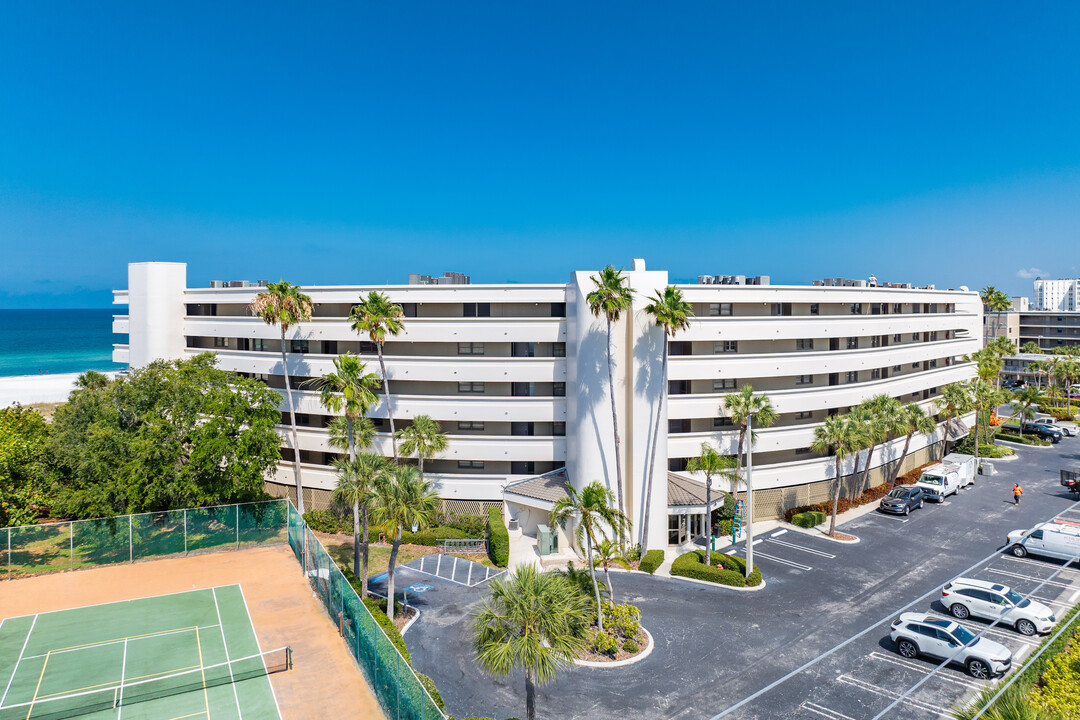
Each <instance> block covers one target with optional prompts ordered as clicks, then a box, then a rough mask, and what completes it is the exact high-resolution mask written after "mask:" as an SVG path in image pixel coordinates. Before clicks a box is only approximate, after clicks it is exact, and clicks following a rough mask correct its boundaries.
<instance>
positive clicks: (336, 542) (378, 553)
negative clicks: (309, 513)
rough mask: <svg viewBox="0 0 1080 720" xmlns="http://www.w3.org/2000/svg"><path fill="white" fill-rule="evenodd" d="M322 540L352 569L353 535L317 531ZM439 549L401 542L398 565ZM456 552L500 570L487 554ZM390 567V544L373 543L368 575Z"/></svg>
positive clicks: (341, 561) (436, 551)
mask: <svg viewBox="0 0 1080 720" xmlns="http://www.w3.org/2000/svg"><path fill="white" fill-rule="evenodd" d="M315 534H316V535H318V536H319V539H320V540H322V543H323V545H325V546H326V550H327V551H328V552H329V553H330V555H331V556H332V557H333V558H334V561H335V562H337V564H338V565H340V566H342V567H347V568H349V569H350V570H351V569H352V562H353V545H352V535H327V534H325V533H315ZM438 552H439V551H438V549H437V548H435V547H432V546H431V545H406V544H405V543H402V544H401V548H400V549H399V550H398V556H397V563H398V565H405V564H407V563H410V562H412V561H413V560H416V559H417V558H420V557H423V556H424V555H437V554H438ZM447 554H448V555H450V554H455V555H457V557H460V558H461V559H463V560H472V561H473V562H478V563H480V564H482V565H484V566H485V567H489V568H491V569H493V570H498V569H499V568H497V567H495V565H494V563H492V562H491V559H490V558H488V556H487V555H480V554H469V555H463V554H457V553H447ZM389 569H390V546H389V545H378V544H376V543H371V544H370V546H369V548H368V575H369V577H370V576H372V575H378V574H379V573H384V572H386V571H387V570H389Z"/></svg>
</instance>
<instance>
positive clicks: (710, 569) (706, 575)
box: [671, 550, 761, 587]
mask: <svg viewBox="0 0 1080 720" xmlns="http://www.w3.org/2000/svg"><path fill="white" fill-rule="evenodd" d="M711 555H712V558H711V560H712V563H711V564H709V565H706V564H705V563H704V558H705V553H704V551H702V550H695V551H694V552H689V553H684V554H682V555H680V556H679V557H677V558H675V562H673V563H672V564H671V574H672V575H679V576H681V577H688V578H693V579H694V580H707V581H708V582H714V583H718V584H720V585H730V586H732V587H747V586H749V587H753V586H755V585H760V584H761V568H759V567H754V570H753V572H751V573H750V577H748V578H747V577H744V575H745V574H746V561H745V560H743V559H742V558H739V557H735V556H734V555H725V554H724V553H718V552H714V553H711Z"/></svg>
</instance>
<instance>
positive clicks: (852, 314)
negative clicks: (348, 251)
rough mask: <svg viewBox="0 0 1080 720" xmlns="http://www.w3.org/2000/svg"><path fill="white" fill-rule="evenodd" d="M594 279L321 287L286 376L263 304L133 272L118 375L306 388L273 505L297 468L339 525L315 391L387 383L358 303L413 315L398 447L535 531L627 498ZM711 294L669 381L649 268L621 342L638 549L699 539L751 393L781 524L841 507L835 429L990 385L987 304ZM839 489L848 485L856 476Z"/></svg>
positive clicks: (118, 325)
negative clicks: (258, 307)
mask: <svg viewBox="0 0 1080 720" xmlns="http://www.w3.org/2000/svg"><path fill="white" fill-rule="evenodd" d="M594 274H595V271H576V272H573V273H572V274H571V275H570V278H569V279H568V281H564V282H558V283H521V284H517V283H514V284H510V283H507V284H466V283H467V279H466V283H461V282H456V283H445V284H444V283H435V282H430V283H424V284H409V285H385V286H369V285H363V286H361V285H350V286H306V287H304V292H305V293H307V294H308V295H310V296H311V298H312V301H313V303H314V313H313V317H312V319H311V320H310V321H308V322H303V323H300V324H299V325H296V326H294V327H292V328H290V330H289V332H288V335H287V337H286V340H285V342H286V343H287V346H286V348H285V349H286V353H287V358H288V359H287V363H286V366H285V367H283V366H282V360H281V355H280V352H281V347H280V343H281V341H280V336H279V330H278V329H277V328H275V327H270V326H267V325H266V324H265V323H263V322H262V321H261V320H260V319H258V318H256V317H252V316H251V313H250V312H249V311H248V304H249V303H250V302H251V300H252V299H253V298H254V297H255V295H256V294H257V293H258V292H260V290H261V288H260V287H258V286H247V287H244V286H241V287H232V286H228V287H225V286H220V287H217V286H216V287H212V288H192V287H188V286H187V275H186V266H185V265H184V264H181V263H133V264H131V265H129V267H128V288H127V289H126V290H118V291H116V292H115V296H114V302H115V303H116V304H117V305H126V306H128V311H127V314H124V315H117V316H116V317H115V319H114V323H113V328H114V332H116V333H126V334H127V335H128V338H129V339H128V343H126V344H118V345H117V346H116V347H115V350H114V353H113V357H114V359H115V360H116V361H118V362H125V363H129V364H130V365H132V366H135V367H139V366H143V365H146V364H147V363H149V362H151V361H153V360H154V359H157V358H168V359H174V358H184V357H191V356H192V355H195V354H198V353H202V352H207V351H212V352H215V353H217V357H218V364H219V367H222V368H224V369H226V370H229V371H231V372H235V373H237V374H243V375H247V376H251V377H257V378H259V379H261V380H262V381H264V382H265V383H266V384H267V385H269V386H270V387H273V388H279V389H280V388H283V387H284V375H285V373H286V372H287V373H288V374H289V375H290V376H291V379H292V387H293V388H300V389H299V390H297V391H295V392H294V410H295V411H296V413H297V422H298V423H299V425H300V430H299V446H298V447H296V448H294V447H292V446H291V442H290V441H289V439H288V433H286V432H285V425H284V423H285V422H287V415H286V414H285V411H287V410H288V406H287V404H286V399H285V397H284V394H283V397H282V401H281V410H282V411H283V418H282V420H283V424H282V426H281V427H280V429H281V434H282V450H281V453H282V463H281V464H280V466H279V468H278V471H277V473H276V475H275V476H274V477H272V478H270V480H269V482H268V489H269V490H271V491H272V492H274V493H276V494H278V495H287V494H292V493H294V484H295V479H294V476H293V467H292V460H293V458H294V457H295V454H294V453H297V452H298V453H299V457H300V460H301V463H302V470H303V472H302V479H303V484H304V492H305V498H306V499H307V501H308V504H309V506H312V507H321V506H322V505H320V503H324V502H325V501H326V498H327V497H328V496H329V492H330V490H331V489H332V488H333V487H334V485H335V483H336V481H337V478H336V477H335V474H334V472H333V469H332V468H331V463H332V461H333V460H334V458H335V457H337V456H338V455H339V453H340V451H339V450H337V449H335V448H334V447H332V446H331V445H330V443H329V437H328V433H327V430H326V426H327V425H328V424H329V422H330V421H331V420H332V413H330V412H329V411H327V410H326V409H325V408H324V407H323V406H322V405H321V404H320V403H319V396H318V393H317V392H316V391H314V390H313V389H311V388H310V387H309V386H305V385H304V384H303V383H304V382H305V381H307V380H308V379H310V378H314V377H318V376H320V375H322V374H324V373H326V372H328V371H330V370H331V369H332V360H333V358H334V356H335V355H338V354H340V353H345V352H350V353H355V354H357V355H360V356H361V357H362V358H364V359H365V360H367V361H369V363H370V365H369V368H370V369H371V370H372V371H374V372H378V363H377V362H376V361H375V357H376V356H375V347H374V346H373V345H372V344H371V343H369V342H368V341H367V338H366V337H362V336H360V335H358V334H357V333H355V332H354V331H353V330H352V329H351V328H350V326H349V322H348V320H347V317H348V315H349V312H350V310H351V308H352V306H353V305H354V304H355V303H357V302H358V301H359V300H360V298H361V296H362V295H365V294H367V293H368V292H370V291H372V290H375V291H379V292H383V293H385V294H386V295H387V296H388V297H389V298H390V300H392V301H393V302H395V303H398V304H400V305H401V307H402V309H403V311H404V315H405V318H404V330H403V332H402V333H401V334H400V335H398V336H396V337H391V338H389V339H388V340H387V342H386V346H385V350H384V353H385V356H386V365H387V373H388V376H389V385H390V400H389V401H390V402H391V403H392V404H393V410H394V417H395V420H396V423H397V427H398V428H399V429H400V428H401V427H403V426H406V425H408V424H409V423H410V422H411V419H412V418H414V417H416V416H417V415H421V414H425V415H429V416H431V417H433V418H434V419H435V420H437V421H438V422H439V423H440V424H441V426H442V428H443V431H444V432H445V433H446V434H447V435H448V437H449V447H448V449H447V450H446V452H444V453H443V454H442V455H440V456H439V457H437V458H435V459H433V460H428V461H427V462H426V463H425V471H426V473H427V475H428V476H429V477H430V479H432V480H433V481H434V482H435V484H436V487H437V489H438V492H439V493H440V495H441V497H442V498H443V499H444V502H446V503H448V504H449V505H450V506H451V507H465V506H466V505H470V504H471V505H472V506H473V507H474V508H476V507H479V506H483V505H486V504H489V503H499V504H500V505H503V506H504V507H505V508H506V510H507V512H508V514H509V515H510V516H512V517H514V518H516V519H518V520H519V522H520V523H521V524H522V526H523V527H524V528H525V529H526V531H528V530H529V529H530V528H532V529H535V526H536V524H537V523H542V522H546V518H547V512H548V511H549V510H550V508H551V506H552V503H553V502H554V500H555V499H557V498H558V496H559V494H560V492H564V490H563V488H564V487H565V483H566V482H570V483H571V484H572V485H574V486H576V487H581V486H583V485H585V484H587V483H589V482H591V481H593V480H599V481H601V482H602V483H605V484H606V485H608V486H609V487H611V488H612V489H613V490H616V489H617V485H616V482H617V481H616V470H615V464H614V440H613V428H612V415H611V404H612V400H611V396H610V395H609V390H608V387H609V386H608V371H607V351H608V339H607V338H608V336H607V332H606V324H605V322H604V320H603V318H596V317H594V316H593V315H592V313H591V312H590V311H589V307H588V303H587V301H586V296H587V294H588V293H589V292H590V291H591V290H592V289H593V283H592V282H591V281H590V277H591V276H592V275H594ZM707 277H708V278H709V280H708V281H703V282H701V283H700V284H686V285H678V287H679V289H680V290H681V291H682V293H683V295H684V297H685V299H686V301H687V302H689V303H691V304H692V306H693V309H694V316H693V317H692V318H691V320H690V327H689V328H688V329H687V330H685V331H682V332H680V333H678V334H677V335H676V336H675V337H674V339H673V340H672V341H671V343H670V347H669V357H670V359H669V363H668V371H667V377H666V378H665V377H662V376H661V367H662V358H663V354H662V353H663V349H664V335H663V333H662V332H661V331H660V330H659V329H658V328H657V327H656V326H655V324H654V323H653V322H652V320H651V319H650V317H649V316H648V314H647V313H646V312H645V309H644V308H645V306H646V305H647V304H648V303H649V301H650V297H651V296H652V295H653V293H654V292H655V291H657V290H660V289H662V288H664V287H665V286H666V285H668V282H669V280H668V273H667V271H665V270H647V269H646V268H645V263H644V261H641V260H635V261H634V263H633V266H632V268H631V269H630V270H628V271H627V272H626V278H627V281H628V283H629V286H630V287H631V288H633V289H634V290H635V296H634V302H633V307H632V308H631V309H630V310H629V311H628V312H627V313H626V314H625V316H624V319H622V320H620V322H619V323H618V324H617V325H616V327H615V331H614V333H613V347H612V353H613V357H614V362H615V383H616V388H615V393H614V395H615V405H616V407H617V408H618V418H619V435H620V438H621V453H620V454H621V465H622V471H623V478H624V480H623V487H622V490H623V496H624V499H625V505H626V509H627V512H628V514H629V515H630V517H631V518H632V520H633V522H634V527H635V532H640V531H641V527H642V519H643V515H644V512H645V509H646V508H647V507H648V508H650V515H651V518H652V520H651V521H650V531H649V536H650V537H649V544H650V545H651V546H653V547H657V546H662V545H664V544H665V543H666V544H672V545H677V544H681V543H682V542H685V541H686V540H687V539H690V538H692V537H694V536H695V535H700V534H701V532H702V529H703V527H704V518H705V516H706V515H705V513H706V512H707V511H708V509H707V508H705V506H704V498H703V492H702V490H703V488H704V483H703V482H702V480H701V478H700V477H694V476H692V475H690V474H688V473H686V472H685V468H686V464H687V460H688V459H689V458H692V457H695V456H697V455H698V454H699V453H700V451H701V445H702V443H710V444H712V445H714V446H715V447H716V448H717V449H718V450H719V451H720V452H722V453H725V454H733V453H734V452H735V450H736V443H737V440H738V435H739V432H738V428H737V427H736V426H735V425H734V424H733V423H732V421H731V418H730V417H729V416H728V415H727V412H726V410H725V409H724V407H723V403H724V398H725V396H726V395H728V394H729V393H732V392H735V391H737V390H738V389H739V388H741V387H742V386H744V385H752V386H753V387H754V389H755V390H756V391H759V392H764V393H767V394H768V395H769V397H770V398H771V401H772V404H773V407H774V408H775V410H776V412H777V414H778V417H777V421H776V422H775V423H774V424H773V425H772V426H771V427H767V428H758V429H756V435H757V442H756V445H755V446H754V468H755V469H754V487H755V509H756V512H755V515H756V518H757V519H766V518H771V517H777V516H779V515H781V514H782V513H783V511H784V510H785V509H786V508H789V507H793V506H796V505H804V504H809V503H813V502H820V501H823V500H826V499H828V498H829V497H831V488H832V486H833V482H832V481H833V477H834V472H835V470H834V462H833V460H832V458H830V457H823V456H820V455H817V454H815V453H814V452H813V451H812V450H811V449H810V445H811V443H812V441H813V438H814V431H815V429H816V428H817V427H818V426H820V425H821V424H822V423H823V422H824V420H825V418H826V417H827V416H829V415H835V414H843V413H845V412H847V411H848V410H849V409H850V408H851V407H852V406H854V405H858V404H859V403H861V402H863V401H865V400H867V399H868V398H870V397H873V396H875V395H878V394H887V395H889V396H892V397H895V398H898V399H899V400H901V401H902V402H904V403H909V402H912V403H918V404H920V405H921V406H923V407H925V408H927V409H928V410H930V412H932V413H933V412H936V406H935V400H936V399H937V398H938V397H939V396H940V393H941V389H942V388H943V387H944V386H945V385H947V384H949V383H952V382H958V381H964V380H967V379H969V378H971V377H973V376H974V367H973V364H972V363H968V362H964V361H963V360H962V357H963V356H964V355H967V354H969V353H972V352H974V351H976V350H978V349H979V347H981V338H980V336H979V329H980V326H981V324H982V304H981V302H980V300H979V297H978V295H977V294H976V293H974V292H967V291H953V290H938V289H932V288H910V287H877V288H873V287H865V286H849V285H845V284H829V285H825V284H824V283H823V284H821V285H815V286H791V285H771V284H769V281H768V278H766V277H764V276H760V277H759V278H755V279H753V280H757V282H753V281H751V282H747V280H746V279H743V281H742V282H735V278H738V277H739V276H719V278H720V280H719V281H717V279H716V278H717V277H718V276H707ZM725 277H728V278H731V279H730V280H728V281H727V282H725ZM1077 327H1078V329H1080V325H1078V326H1077ZM370 416H371V417H372V418H373V419H374V421H375V424H376V429H377V431H378V434H377V437H376V439H375V445H374V448H373V449H374V451H375V452H380V453H383V454H385V455H389V454H390V453H391V443H390V436H389V423H388V413H387V399H386V398H382V399H381V402H380V403H379V405H378V406H376V407H375V408H373V409H372V411H371V413H370ZM938 419H939V424H938V426H937V428H936V429H935V431H934V432H933V433H931V434H930V435H927V436H916V437H914V438H913V439H912V441H911V447H910V451H911V452H910V456H909V459H908V462H907V463H906V464H905V469H906V468H909V467H912V466H914V465H915V464H917V463H921V462H925V461H926V460H927V459H928V458H930V457H932V456H934V455H936V453H937V452H938V448H939V447H940V444H941V442H942V440H943V439H944V438H945V437H946V435H947V433H950V432H958V431H956V430H955V428H953V429H947V428H946V427H945V424H944V418H941V417H939V418H938ZM967 422H970V418H968V419H967ZM657 429H658V430H659V432H656V433H655V435H656V437H657V445H656V447H655V450H654V448H653V446H652V439H653V437H654V431H655V430H657ZM903 445H904V438H903V437H899V438H895V439H893V440H891V441H889V442H886V443H885V444H884V445H882V446H881V448H880V450H879V451H878V452H875V453H874V456H873V457H872V458H871V459H870V466H871V468H872V477H874V478H880V477H881V475H882V473H883V472H884V470H885V469H887V468H891V467H892V466H893V465H894V464H895V463H896V461H897V460H898V458H899V456H900V453H901V452H902V449H903ZM841 472H842V474H843V475H844V476H845V477H848V476H850V474H851V472H852V464H851V461H850V460H849V461H847V462H845V464H844V466H843V469H842V471H841ZM650 476H651V478H652V481H651V485H649V484H648V479H649V478H650ZM877 481H880V480H877ZM845 482H849V481H848V480H845ZM649 487H651V490H647V489H646V488H649ZM727 488H728V486H727V484H726V482H717V483H716V489H727ZM455 504H456V505H455ZM715 505H716V503H715V502H714V507H715ZM638 539H641V538H638Z"/></svg>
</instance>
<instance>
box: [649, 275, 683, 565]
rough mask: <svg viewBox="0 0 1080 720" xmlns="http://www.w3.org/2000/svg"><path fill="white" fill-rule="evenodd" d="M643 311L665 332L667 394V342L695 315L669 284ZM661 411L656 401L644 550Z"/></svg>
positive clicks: (662, 362) (662, 361) (663, 357)
mask: <svg viewBox="0 0 1080 720" xmlns="http://www.w3.org/2000/svg"><path fill="white" fill-rule="evenodd" d="M645 312H646V313H648V314H649V315H650V316H651V317H652V318H653V321H654V322H656V324H657V326H659V327H660V328H661V329H662V330H663V331H664V346H663V347H662V348H661V349H660V352H661V356H660V385H661V387H662V388H664V393H665V394H666V392H667V363H668V345H669V343H670V339H671V338H672V337H674V336H675V333H677V332H679V331H680V330H685V329H687V328H688V327H690V318H691V317H692V316H693V315H694V307H693V305H691V304H690V303H688V302H686V300H684V299H683V294H682V290H679V289H678V288H677V287H675V286H673V285H668V286H667V287H665V288H664V291H663V292H660V291H659V290H657V291H656V294H655V295H654V296H653V299H652V302H650V303H649V304H648V305H646V306H645ZM662 409H663V403H661V402H659V401H658V402H657V403H656V418H655V419H654V420H653V435H652V442H651V443H650V445H649V448H650V449H649V457H650V458H652V461H650V462H649V468H648V471H647V472H648V475H647V478H646V484H645V492H644V493H643V497H644V498H645V517H644V519H643V520H642V523H641V546H642V548H643V549H645V550H648V549H649V547H648V544H649V511H650V510H651V508H652V503H651V502H649V498H651V497H652V488H653V475H654V474H655V470H656V462H655V458H656V448H657V446H658V443H659V435H660V424H661V420H662V416H661V410H662Z"/></svg>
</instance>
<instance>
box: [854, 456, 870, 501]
mask: <svg viewBox="0 0 1080 720" xmlns="http://www.w3.org/2000/svg"><path fill="white" fill-rule="evenodd" d="M862 453H863V451H862V450H859V451H858V452H856V453H855V467H854V468H853V469H852V471H851V473H852V475H851V479H852V483H851V499H852V500H854V499H855V497H856V495H857V491H858V489H859V456H860V455H862ZM866 464H867V465H869V464H870V458H867V459H866Z"/></svg>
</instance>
